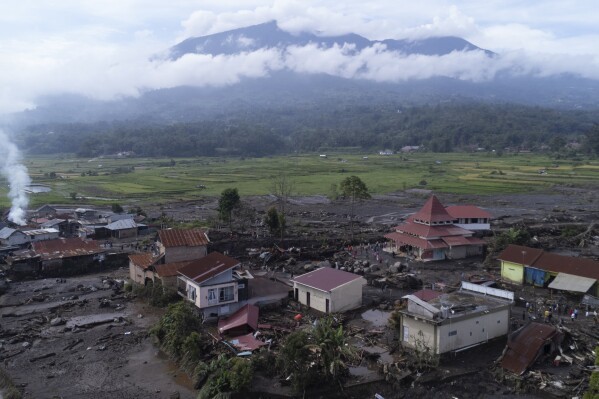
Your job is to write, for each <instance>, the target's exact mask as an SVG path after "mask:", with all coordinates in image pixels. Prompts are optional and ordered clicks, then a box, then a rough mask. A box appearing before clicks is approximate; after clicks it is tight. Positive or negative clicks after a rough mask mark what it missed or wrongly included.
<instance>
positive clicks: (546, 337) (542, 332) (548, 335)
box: [501, 322, 560, 375]
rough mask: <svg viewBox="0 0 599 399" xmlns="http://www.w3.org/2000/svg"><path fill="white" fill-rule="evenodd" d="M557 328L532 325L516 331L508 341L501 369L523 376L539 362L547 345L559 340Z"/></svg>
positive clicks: (545, 325) (546, 325) (547, 325)
mask: <svg viewBox="0 0 599 399" xmlns="http://www.w3.org/2000/svg"><path fill="white" fill-rule="evenodd" d="M559 334H560V333H559V331H558V330H557V328H555V327H553V326H551V325H549V324H541V323H534V322H533V323H530V324H528V325H526V326H524V327H522V328H521V329H520V330H518V331H515V332H514V333H513V334H512V335H511V336H510V337H509V339H508V342H507V351H506V352H505V355H504V356H503V359H501V367H503V368H504V369H506V370H509V371H511V372H512V373H515V374H518V375H520V374H523V373H524V372H525V371H526V370H527V369H528V368H529V367H530V366H532V364H533V363H534V362H535V361H536V360H537V358H538V357H539V355H540V353H541V352H542V351H543V347H544V345H545V343H547V342H548V341H551V340H553V339H558V338H559Z"/></svg>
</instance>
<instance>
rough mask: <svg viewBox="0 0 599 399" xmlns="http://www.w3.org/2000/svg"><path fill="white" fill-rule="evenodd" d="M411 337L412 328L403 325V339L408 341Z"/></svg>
mask: <svg viewBox="0 0 599 399" xmlns="http://www.w3.org/2000/svg"><path fill="white" fill-rule="evenodd" d="M409 339H410V328H409V327H408V326H403V340H404V341H405V342H408V340H409Z"/></svg>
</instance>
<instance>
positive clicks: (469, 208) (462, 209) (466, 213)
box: [445, 205, 493, 219]
mask: <svg viewBox="0 0 599 399" xmlns="http://www.w3.org/2000/svg"><path fill="white" fill-rule="evenodd" d="M445 210H446V211H447V213H449V214H450V215H451V216H452V217H453V218H454V219H465V218H483V219H485V218H486V219H490V218H492V217H493V215H491V214H490V213H489V212H487V211H485V210H484V209H481V208H479V207H478V206H474V205H450V206H448V207H446V208H445Z"/></svg>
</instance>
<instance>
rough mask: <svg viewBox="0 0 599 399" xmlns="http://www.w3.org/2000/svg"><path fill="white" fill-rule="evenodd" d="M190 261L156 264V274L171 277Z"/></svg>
mask: <svg viewBox="0 0 599 399" xmlns="http://www.w3.org/2000/svg"><path fill="white" fill-rule="evenodd" d="M190 263H191V261H183V262H173V263H166V264H164V265H156V266H154V269H156V274H157V275H158V276H160V277H173V276H176V275H178V274H179V270H181V269H182V268H183V267H185V266H187V265H189V264H190Z"/></svg>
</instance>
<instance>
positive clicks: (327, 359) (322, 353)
mask: <svg viewBox="0 0 599 399" xmlns="http://www.w3.org/2000/svg"><path fill="white" fill-rule="evenodd" d="M312 337H313V341H314V343H313V344H312V345H311V346H310V347H311V348H312V349H314V350H315V352H316V353H318V354H319V356H318V360H319V364H320V368H321V371H322V372H323V373H324V375H325V377H327V378H329V377H332V378H337V379H338V378H339V377H340V372H341V370H344V369H345V368H346V365H345V362H344V361H345V360H346V359H352V358H354V357H355V353H354V351H353V350H352V349H351V348H352V347H351V346H349V345H346V336H345V333H344V331H343V326H342V325H339V326H338V327H335V326H334V325H333V318H332V317H330V316H327V317H324V318H322V319H320V320H319V321H318V325H317V326H316V327H315V328H314V330H313V332H312Z"/></svg>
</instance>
